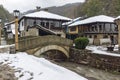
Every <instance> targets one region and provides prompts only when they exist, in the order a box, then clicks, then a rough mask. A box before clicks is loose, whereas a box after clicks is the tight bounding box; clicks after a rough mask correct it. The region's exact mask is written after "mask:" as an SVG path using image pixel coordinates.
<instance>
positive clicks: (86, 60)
mask: <svg viewBox="0 0 120 80" xmlns="http://www.w3.org/2000/svg"><path fill="white" fill-rule="evenodd" d="M69 60H70V61H72V62H76V63H80V64H84V65H88V66H91V67H95V68H99V69H103V70H106V71H112V72H119V73H120V57H115V56H108V55H102V54H93V53H92V52H91V51H88V50H78V49H74V48H71V49H70V59H69Z"/></svg>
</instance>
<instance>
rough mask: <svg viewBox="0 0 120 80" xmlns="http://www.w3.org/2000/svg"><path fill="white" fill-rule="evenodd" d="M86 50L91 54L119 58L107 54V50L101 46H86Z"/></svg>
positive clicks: (118, 55)
mask: <svg viewBox="0 0 120 80" xmlns="http://www.w3.org/2000/svg"><path fill="white" fill-rule="evenodd" d="M86 49H88V50H91V51H92V52H93V53H96V54H103V55H109V56H117V57H120V54H116V53H110V52H107V51H106V50H107V49H106V48H104V47H103V46H87V47H86Z"/></svg>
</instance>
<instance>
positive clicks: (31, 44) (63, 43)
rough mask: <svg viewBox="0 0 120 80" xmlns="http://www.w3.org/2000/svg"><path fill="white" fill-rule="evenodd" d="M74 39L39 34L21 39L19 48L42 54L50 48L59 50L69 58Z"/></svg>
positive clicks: (30, 52) (34, 53)
mask: <svg viewBox="0 0 120 80" xmlns="http://www.w3.org/2000/svg"><path fill="white" fill-rule="evenodd" d="M72 44H73V41H72V40H69V39H66V38H62V37H59V36H55V35H48V36H37V37H33V38H28V39H23V40H19V50H18V51H26V52H27V53H29V54H33V55H35V56H40V54H42V53H44V52H46V51H49V50H58V51H61V52H62V53H63V54H65V55H66V57H67V58H69V48H70V46H72Z"/></svg>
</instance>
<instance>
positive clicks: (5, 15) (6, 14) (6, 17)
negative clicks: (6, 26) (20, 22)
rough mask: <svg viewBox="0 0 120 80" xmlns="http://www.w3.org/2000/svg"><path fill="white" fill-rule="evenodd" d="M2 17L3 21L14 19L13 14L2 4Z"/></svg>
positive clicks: (0, 14)
mask: <svg viewBox="0 0 120 80" xmlns="http://www.w3.org/2000/svg"><path fill="white" fill-rule="evenodd" d="M0 18H2V22H5V21H6V20H9V21H10V20H12V19H13V16H12V14H10V13H9V12H8V11H7V10H6V9H5V8H4V7H3V6H2V5H0Z"/></svg>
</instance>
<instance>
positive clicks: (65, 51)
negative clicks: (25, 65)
mask: <svg viewBox="0 0 120 80" xmlns="http://www.w3.org/2000/svg"><path fill="white" fill-rule="evenodd" d="M49 50H58V51H61V52H62V53H64V54H65V55H66V57H67V58H69V52H68V50H67V49H65V48H63V47H61V46H58V45H47V46H44V47H42V48H39V50H37V51H36V52H35V53H34V55H35V56H39V55H41V54H42V53H44V52H47V51H49Z"/></svg>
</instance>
